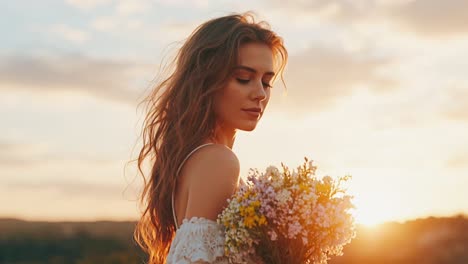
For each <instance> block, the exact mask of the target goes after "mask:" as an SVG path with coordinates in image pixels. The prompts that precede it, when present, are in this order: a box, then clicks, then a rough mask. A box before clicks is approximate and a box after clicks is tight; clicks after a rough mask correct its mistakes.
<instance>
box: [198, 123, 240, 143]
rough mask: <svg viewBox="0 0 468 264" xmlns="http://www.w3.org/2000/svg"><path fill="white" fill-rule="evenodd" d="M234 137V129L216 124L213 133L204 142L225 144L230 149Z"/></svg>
mask: <svg viewBox="0 0 468 264" xmlns="http://www.w3.org/2000/svg"><path fill="white" fill-rule="evenodd" d="M235 139H236V129H231V128H227V127H223V126H217V127H216V129H215V133H214V135H213V136H212V137H211V138H210V139H208V140H206V141H205V142H206V143H208V142H213V143H216V144H221V145H225V146H226V147H228V148H230V149H232V146H233V145H234V141H235Z"/></svg>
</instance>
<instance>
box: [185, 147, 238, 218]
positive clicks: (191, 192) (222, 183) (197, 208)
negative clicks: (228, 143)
mask: <svg viewBox="0 0 468 264" xmlns="http://www.w3.org/2000/svg"><path fill="white" fill-rule="evenodd" d="M239 171H240V164H239V160H238V158H237V156H236V154H235V153H234V152H233V151H232V150H230V149H229V148H227V147H225V146H223V145H209V146H206V147H203V148H201V149H199V150H197V151H196V152H195V153H194V154H192V156H191V157H190V158H189V159H188V160H187V162H186V164H185V165H184V168H183V171H182V173H183V174H184V176H185V179H186V181H187V183H188V201H187V208H186V211H185V218H187V219H190V218H191V217H193V216H197V217H204V218H207V219H211V220H216V218H217V216H218V214H219V213H221V211H222V209H223V208H224V207H225V206H226V205H227V199H228V198H230V197H231V196H232V194H234V192H235V190H236V189H237V186H238V184H239Z"/></svg>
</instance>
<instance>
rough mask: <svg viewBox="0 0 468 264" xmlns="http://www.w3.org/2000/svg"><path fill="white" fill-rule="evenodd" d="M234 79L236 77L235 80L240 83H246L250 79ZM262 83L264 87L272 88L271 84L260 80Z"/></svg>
mask: <svg viewBox="0 0 468 264" xmlns="http://www.w3.org/2000/svg"><path fill="white" fill-rule="evenodd" d="M236 79H237V81H238V82H239V83H241V84H247V83H249V82H250V80H244V79H239V78H236ZM262 84H263V86H264V87H269V88H273V86H271V85H269V84H268V83H264V82H262Z"/></svg>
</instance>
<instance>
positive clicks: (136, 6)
mask: <svg viewBox="0 0 468 264" xmlns="http://www.w3.org/2000/svg"><path fill="white" fill-rule="evenodd" d="M150 6H151V3H150V1H147V0H145V1H143V0H140V1H134V0H121V1H119V2H118V3H117V5H116V7H115V11H116V13H117V14H118V15H123V16H128V15H133V14H139V13H144V12H146V11H148V10H149V8H150Z"/></svg>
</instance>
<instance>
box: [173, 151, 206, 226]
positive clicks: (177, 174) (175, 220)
mask: <svg viewBox="0 0 468 264" xmlns="http://www.w3.org/2000/svg"><path fill="white" fill-rule="evenodd" d="M214 144H215V143H206V144H203V145H200V146H198V147H196V148H195V149H194V150H192V151H191V152H190V153H189V154H188V155H187V157H185V159H184V160H183V161H182V163H181V164H180V165H179V168H178V169H177V172H176V180H175V184H174V188H173V189H172V200H171V203H172V216H173V218H174V223H175V226H176V229H179V225H178V224H177V216H176V213H175V206H174V192H175V188H176V185H177V176H179V172H180V170H181V169H182V166H183V165H184V163H185V162H186V161H187V160H188V158H189V157H190V156H191V155H192V154H193V153H195V151H197V150H199V149H201V148H202V147H204V146H208V145H214Z"/></svg>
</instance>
